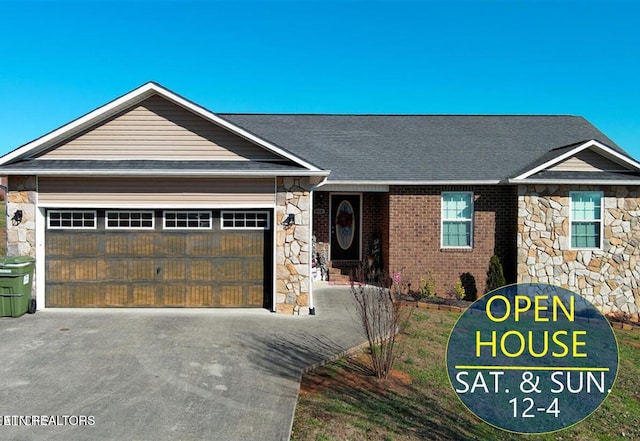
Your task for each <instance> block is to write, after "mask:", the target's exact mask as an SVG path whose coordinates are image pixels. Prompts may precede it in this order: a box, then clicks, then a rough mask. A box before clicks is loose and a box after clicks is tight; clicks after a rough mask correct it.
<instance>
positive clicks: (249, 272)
mask: <svg viewBox="0 0 640 441" xmlns="http://www.w3.org/2000/svg"><path fill="white" fill-rule="evenodd" d="M244 268H245V271H244V272H245V277H246V278H247V279H248V280H262V278H263V277H264V264H263V263H262V262H261V261H258V260H254V261H248V262H245V263H244Z"/></svg>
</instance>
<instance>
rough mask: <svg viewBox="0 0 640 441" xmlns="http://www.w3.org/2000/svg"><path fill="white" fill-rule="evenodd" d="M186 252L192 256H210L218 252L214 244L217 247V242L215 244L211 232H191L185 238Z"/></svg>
mask: <svg viewBox="0 0 640 441" xmlns="http://www.w3.org/2000/svg"><path fill="white" fill-rule="evenodd" d="M185 242H186V244H185V245H186V254H188V255H189V256H193V257H204V256H211V255H212V253H213V254H214V255H215V254H218V253H217V250H216V245H217V247H218V248H219V246H220V245H219V242H218V244H216V241H215V240H214V236H213V235H212V234H211V233H208V234H192V235H189V236H188V237H187V238H186V239H185Z"/></svg>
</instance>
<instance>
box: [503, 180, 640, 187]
mask: <svg viewBox="0 0 640 441" xmlns="http://www.w3.org/2000/svg"><path fill="white" fill-rule="evenodd" d="M508 182H509V184H523V185H526V184H543V185H636V186H640V180H637V179H636V180H623V179H621V180H615V181H613V180H606V179H509V181H508Z"/></svg>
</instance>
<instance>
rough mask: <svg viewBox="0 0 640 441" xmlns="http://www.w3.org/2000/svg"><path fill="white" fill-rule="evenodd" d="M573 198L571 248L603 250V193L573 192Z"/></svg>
mask: <svg viewBox="0 0 640 441" xmlns="http://www.w3.org/2000/svg"><path fill="white" fill-rule="evenodd" d="M570 196H571V248H601V246H602V192H599V191H573V192H571V194H570Z"/></svg>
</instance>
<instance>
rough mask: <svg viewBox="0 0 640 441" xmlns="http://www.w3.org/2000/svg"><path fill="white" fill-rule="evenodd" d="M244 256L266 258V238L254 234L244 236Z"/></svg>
mask: <svg viewBox="0 0 640 441" xmlns="http://www.w3.org/2000/svg"><path fill="white" fill-rule="evenodd" d="M242 255H244V256H247V257H249V256H251V257H259V258H262V256H264V238H263V237H262V235H260V234H256V233H253V234H251V235H247V236H243V237H242Z"/></svg>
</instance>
